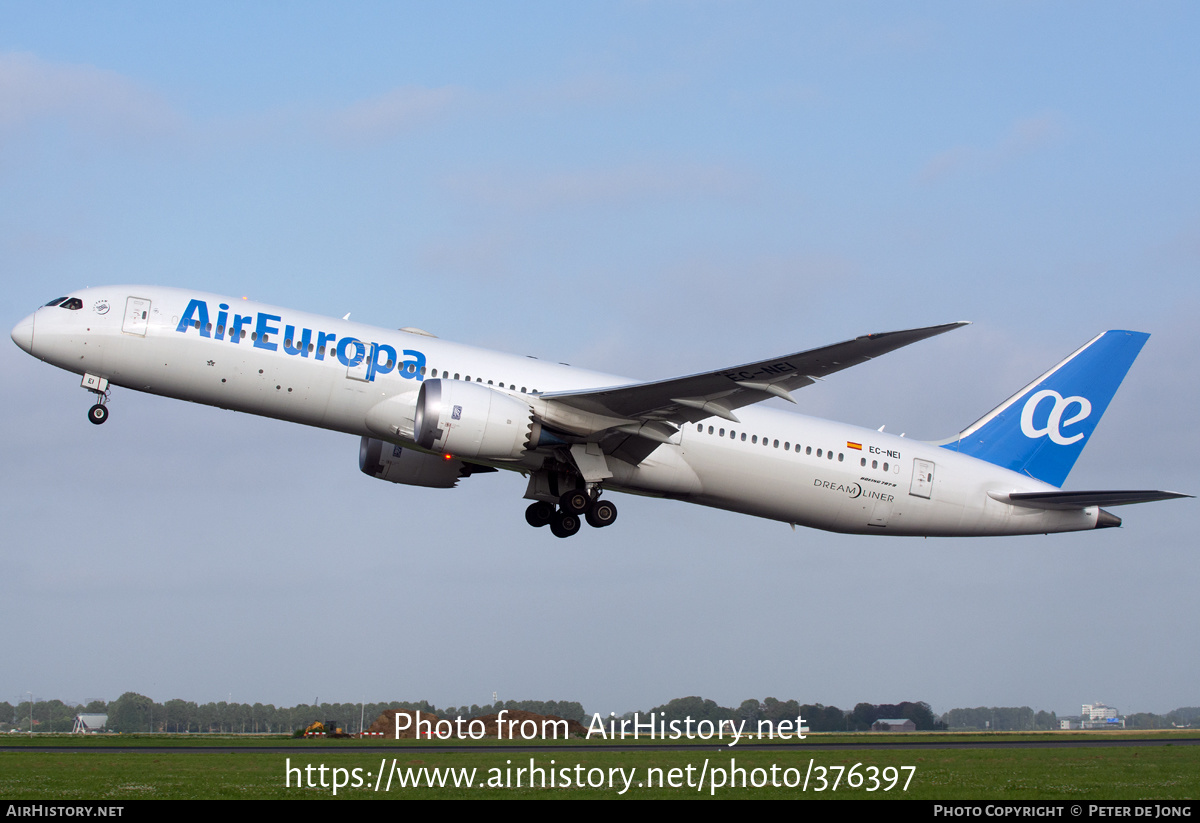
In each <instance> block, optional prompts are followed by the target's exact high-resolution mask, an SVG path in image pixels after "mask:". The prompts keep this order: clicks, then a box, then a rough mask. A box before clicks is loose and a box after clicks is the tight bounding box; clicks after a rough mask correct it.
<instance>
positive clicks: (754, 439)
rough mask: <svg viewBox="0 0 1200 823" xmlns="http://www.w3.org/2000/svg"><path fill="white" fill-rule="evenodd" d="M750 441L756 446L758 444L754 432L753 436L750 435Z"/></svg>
mask: <svg viewBox="0 0 1200 823" xmlns="http://www.w3.org/2000/svg"><path fill="white" fill-rule="evenodd" d="M750 442H751V443H753V444H754V445H756V446H757V445H758V435H757V434H756V435H754V436H753V437H751V438H750Z"/></svg>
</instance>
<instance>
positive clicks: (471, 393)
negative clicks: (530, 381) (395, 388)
mask: <svg viewBox="0 0 1200 823" xmlns="http://www.w3.org/2000/svg"><path fill="white" fill-rule="evenodd" d="M413 428H414V433H415V439H416V442H417V445H418V446H420V447H421V448H423V449H429V450H430V451H437V452H442V453H444V454H453V455H455V456H456V457H477V458H480V459H483V460H520V459H521V457H522V456H523V455H524V454H525V452H526V451H527V450H529V449H531V448H536V447H537V446H538V445H542V444H544V442H546V441H549V440H551V439H550V438H548V437H547V435H546V434H543V433H542V431H541V428H542V427H541V424H539V423H538V422H537V421H535V420H534V419H533V410H532V409H530V407H529V405H528V404H526V403H524V402H522V401H521V400H519V399H517V398H515V397H511V396H509V395H507V394H502V393H500V392H498V391H496V390H495V389H490V388H488V387H487V386H484V385H481V384H479V383H466V382H463V381H460V380H426V381H425V382H423V383H422V384H421V391H420V394H419V395H418V396H417V410H416V415H415V417H414V426H413ZM553 441H557V442H560V443H561V442H562V441H561V440H557V438H553V440H552V441H551V442H553Z"/></svg>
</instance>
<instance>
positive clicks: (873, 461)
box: [871, 460, 879, 469]
mask: <svg viewBox="0 0 1200 823" xmlns="http://www.w3.org/2000/svg"><path fill="white" fill-rule="evenodd" d="M871 468H873V469H877V468H879V461H878V460H872V461H871Z"/></svg>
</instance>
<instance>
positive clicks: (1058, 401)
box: [1021, 389, 1092, 446]
mask: <svg viewBox="0 0 1200 823" xmlns="http://www.w3.org/2000/svg"><path fill="white" fill-rule="evenodd" d="M1049 398H1053V399H1054V405H1053V406H1052V407H1051V408H1050V414H1049V416H1048V417H1047V418H1046V425H1045V426H1043V427H1041V428H1038V427H1037V426H1036V425H1035V424H1034V422H1033V416H1034V415H1035V414H1037V410H1038V407H1039V406H1040V405H1042V401H1043V400H1047V399H1049ZM1072 405H1077V406H1078V407H1079V410H1078V411H1077V412H1076V413H1075V415H1074V416H1073V417H1071V418H1069V419H1067V420H1063V415H1065V414H1067V412H1068V411H1069V410H1070V409H1071V407H1072ZM1091 413H1092V403H1091V401H1090V400H1088V399H1087V398H1086V397H1080V396H1079V395H1072V396H1071V397H1063V396H1062V395H1061V394H1059V393H1058V392H1056V391H1055V390H1054V389H1042V390H1041V391H1040V392H1035V393H1034V394H1032V395H1031V396H1030V397H1029V399H1028V400H1026V401H1025V406H1024V408H1022V409H1021V433H1022V434H1024V435H1025V436H1026V437H1028V438H1029V439H1030V440H1036V439H1037V438H1039V437H1049V438H1050V440H1051V441H1052V442H1054V443H1057V444H1058V445H1060V446H1069V445H1071V444H1072V443H1075V442H1077V441H1079V440H1082V439H1083V432H1079V433H1078V434H1074V435H1072V436H1070V437H1066V436H1064V435H1063V432H1062V430H1063V426H1070V425H1072V424H1074V423H1078V422H1079V421H1080V420H1086V419H1087V417H1088V415H1090V414H1091Z"/></svg>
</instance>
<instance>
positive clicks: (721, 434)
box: [720, 429, 725, 437]
mask: <svg viewBox="0 0 1200 823" xmlns="http://www.w3.org/2000/svg"><path fill="white" fill-rule="evenodd" d="M720 436H721V437H724V436H725V430H724V429H721V431H720Z"/></svg>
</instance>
